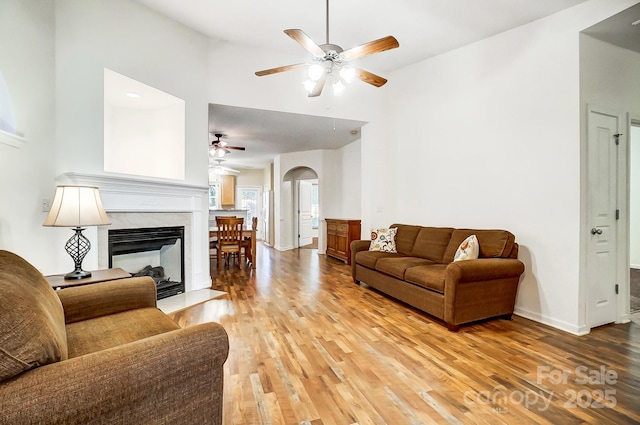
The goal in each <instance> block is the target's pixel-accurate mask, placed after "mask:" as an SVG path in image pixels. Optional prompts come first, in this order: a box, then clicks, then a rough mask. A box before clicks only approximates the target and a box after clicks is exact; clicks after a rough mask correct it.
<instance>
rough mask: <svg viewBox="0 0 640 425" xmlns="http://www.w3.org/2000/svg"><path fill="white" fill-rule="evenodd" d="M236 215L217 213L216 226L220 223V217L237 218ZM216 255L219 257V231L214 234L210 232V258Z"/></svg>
mask: <svg viewBox="0 0 640 425" xmlns="http://www.w3.org/2000/svg"><path fill="white" fill-rule="evenodd" d="M235 217H236V216H235V215H224V216H222V215H217V216H215V220H216V226H217V223H218V218H235ZM214 255H215V256H216V259H217V257H218V232H217V231H216V234H215V235H214V234H213V232H209V258H211V257H213V256H214Z"/></svg>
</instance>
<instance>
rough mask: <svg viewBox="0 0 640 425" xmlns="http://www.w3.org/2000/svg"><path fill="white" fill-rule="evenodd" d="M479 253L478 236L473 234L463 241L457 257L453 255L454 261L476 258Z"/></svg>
mask: <svg viewBox="0 0 640 425" xmlns="http://www.w3.org/2000/svg"><path fill="white" fill-rule="evenodd" d="M479 254H480V247H479V245H478V238H476V235H471V236H469V237H468V238H467V239H465V240H463V241H462V243H461V244H460V246H459V247H458V250H457V251H456V255H455V257H453V261H463V260H475V259H476V258H478V255H479Z"/></svg>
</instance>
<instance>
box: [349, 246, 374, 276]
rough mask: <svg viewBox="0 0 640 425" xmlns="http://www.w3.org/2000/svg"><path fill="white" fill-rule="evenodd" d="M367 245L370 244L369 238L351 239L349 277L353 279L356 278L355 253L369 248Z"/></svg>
mask: <svg viewBox="0 0 640 425" xmlns="http://www.w3.org/2000/svg"><path fill="white" fill-rule="evenodd" d="M369 246H371V241H370V240H355V241H351V277H352V278H353V280H354V281H355V279H356V254H357V253H358V252H360V251H367V250H369Z"/></svg>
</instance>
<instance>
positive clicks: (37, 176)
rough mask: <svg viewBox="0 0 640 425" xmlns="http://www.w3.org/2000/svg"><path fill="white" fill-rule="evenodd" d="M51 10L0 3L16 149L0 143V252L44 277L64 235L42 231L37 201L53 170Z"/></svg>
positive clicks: (24, 2) (31, 0) (0, 56)
mask: <svg viewBox="0 0 640 425" xmlns="http://www.w3.org/2000/svg"><path fill="white" fill-rule="evenodd" d="M53 18H54V6H53V2H43V1H39V0H6V1H1V2H0V71H1V72H2V73H3V75H4V78H5V80H6V83H7V86H8V89H9V91H10V95H11V101H12V105H13V110H14V116H15V121H16V127H17V131H18V132H19V133H22V134H23V135H24V137H25V139H26V142H25V143H23V144H21V147H13V146H9V145H7V144H3V143H0V181H1V183H0V199H1V201H0V249H5V250H9V251H12V252H15V253H17V254H18V255H21V256H22V257H24V258H25V259H27V261H29V262H31V263H32V264H33V265H34V266H35V267H37V268H39V269H40V270H42V271H43V272H45V273H50V272H52V271H53V270H55V267H56V264H58V263H60V262H62V263H64V264H65V265H66V267H67V268H69V270H70V269H71V268H73V263H72V261H71V259H70V258H69V257H68V255H67V254H66V252H65V251H64V248H63V246H64V241H65V240H66V239H68V238H69V237H70V236H71V232H70V231H69V229H55V228H44V227H42V222H43V221H44V218H45V216H46V213H44V212H42V206H41V201H42V199H44V198H49V199H51V198H52V197H53V193H54V191H55V186H54V183H53V177H54V168H55V164H54V161H53V157H54V148H55V128H56V123H55V108H54V88H55V79H54V64H55V50H54V19H53Z"/></svg>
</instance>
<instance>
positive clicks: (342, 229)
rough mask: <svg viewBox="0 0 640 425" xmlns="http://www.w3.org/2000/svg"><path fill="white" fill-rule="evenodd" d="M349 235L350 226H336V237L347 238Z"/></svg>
mask: <svg viewBox="0 0 640 425" xmlns="http://www.w3.org/2000/svg"><path fill="white" fill-rule="evenodd" d="M348 233H349V226H347V225H346V224H336V235H338V236H347V234H348Z"/></svg>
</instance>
